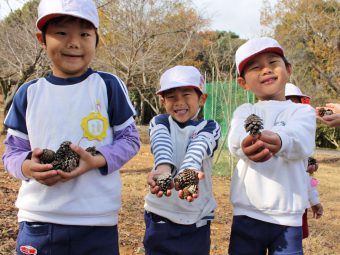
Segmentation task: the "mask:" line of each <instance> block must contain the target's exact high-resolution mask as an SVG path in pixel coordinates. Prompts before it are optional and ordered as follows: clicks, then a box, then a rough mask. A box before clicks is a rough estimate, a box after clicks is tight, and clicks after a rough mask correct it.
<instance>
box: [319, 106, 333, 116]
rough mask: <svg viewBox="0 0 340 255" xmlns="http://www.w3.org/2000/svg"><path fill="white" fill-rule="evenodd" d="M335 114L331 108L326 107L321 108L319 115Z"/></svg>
mask: <svg viewBox="0 0 340 255" xmlns="http://www.w3.org/2000/svg"><path fill="white" fill-rule="evenodd" d="M332 114H333V111H332V110H331V109H325V108H323V107H322V108H320V109H319V116H320V117H323V116H325V115H332Z"/></svg>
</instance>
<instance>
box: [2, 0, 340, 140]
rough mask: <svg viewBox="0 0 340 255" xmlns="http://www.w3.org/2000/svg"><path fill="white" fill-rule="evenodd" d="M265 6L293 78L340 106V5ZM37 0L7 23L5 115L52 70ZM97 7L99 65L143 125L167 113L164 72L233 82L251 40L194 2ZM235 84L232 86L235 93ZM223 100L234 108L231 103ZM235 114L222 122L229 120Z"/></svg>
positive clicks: (284, 0)
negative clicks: (196, 72)
mask: <svg viewBox="0 0 340 255" xmlns="http://www.w3.org/2000/svg"><path fill="white" fill-rule="evenodd" d="M264 3H265V5H264V7H263V9H262V12H261V24H262V25H263V28H264V31H265V32H264V34H262V35H268V36H272V37H274V38H276V39H277V40H278V41H279V42H280V43H281V44H282V45H283V47H284V48H285V51H286V55H287V56H288V59H289V61H290V62H291V63H292V65H293V75H292V77H291V82H292V83H294V84H296V85H297V86H299V87H300V88H301V89H302V91H303V92H304V93H306V94H308V95H311V96H312V105H313V106H318V105H322V104H324V103H325V102H339V103H340V94H339V93H340V86H339V83H340V80H339V79H340V78H339V77H340V75H339V74H340V58H339V54H340V50H339V49H338V47H339V44H340V36H339V27H340V15H339V13H340V12H339V11H340V2H339V1H337V0H278V1H277V4H276V5H274V6H271V5H270V2H269V1H268V0H264ZM37 4H38V0H31V1H28V2H27V3H26V4H25V5H24V6H23V7H22V8H21V9H20V10H17V11H14V12H11V13H10V14H9V15H8V16H7V17H6V18H4V19H3V20H0V32H1V35H2V36H1V37H0V85H1V93H2V94H3V96H4V101H5V102H4V103H5V106H4V108H5V113H6V111H7V110H8V108H9V106H10V103H11V100H12V97H13V95H14V93H15V92H16V91H17V89H18V88H19V87H20V86H21V85H22V84H23V83H24V82H26V81H28V80H31V79H34V78H37V77H41V76H44V75H46V74H47V73H48V71H49V62H48V61H47V58H46V55H45V53H44V51H43V50H42V49H41V47H40V45H39V44H38V43H37V40H36V39H35V33H36V28H35V21H36V9H37ZM97 6H98V10H99V16H100V23H101V25H100V28H99V35H100V43H99V46H98V48H97V57H96V59H95V61H94V62H93V68H95V69H99V70H103V71H107V72H112V73H115V74H117V75H118V76H119V77H121V78H122V79H123V81H124V82H125V83H126V84H127V86H128V88H129V91H130V96H131V100H132V101H133V103H134V105H135V107H136V109H137V111H138V113H139V115H138V119H137V121H138V123H139V124H147V123H148V122H149V120H150V119H151V118H152V116H154V115H155V114H158V113H160V112H161V111H162V109H161V108H160V105H159V101H158V98H157V96H156V95H155V91H156V90H157V88H158V82H159V77H160V75H161V74H162V72H163V71H164V70H166V69H168V68H170V67H172V66H174V65H179V64H183V65H194V66H196V67H198V68H199V69H200V70H201V71H202V73H204V74H205V77H206V81H207V82H208V83H221V84H222V83H223V84H233V81H234V80H235V78H236V72H235V64H234V54H235V51H236V49H237V48H238V46H239V45H241V44H242V43H243V42H244V41H245V39H241V38H239V36H238V35H237V34H235V33H234V32H232V31H211V30H209V29H208V25H209V20H208V19H206V18H205V17H204V16H202V15H201V14H200V13H199V11H198V10H196V9H195V8H194V7H193V5H192V2H191V1H190V0H143V1H141V0H130V1H124V0H97ZM262 35H259V36H262ZM231 89H232V88H231V87H228V88H227V91H228V93H230V91H231ZM229 96H232V94H231V95H229ZM222 100H223V101H222V102H223V103H224V104H226V105H228V107H229V108H230V109H232V108H233V107H232V105H230V104H232V103H231V101H230V100H229V101H228V100H227V99H225V98H224V99H222ZM215 101H216V99H215ZM238 103H241V101H240V102H238ZM216 110H217V109H214V110H213V111H216ZM230 116H231V114H229V115H228V116H227V117H226V119H225V121H226V123H222V125H227V123H228V118H230ZM318 132H320V133H323V134H325V135H324V136H321V135H319V136H318V138H317V139H320V142H318V144H319V145H320V146H325V144H328V143H325V142H324V141H323V140H324V139H326V140H327V139H328V140H334V139H335V140H336V139H337V138H334V139H333V138H331V137H330V136H332V133H331V132H329V131H327V130H326V129H324V128H322V127H320V128H319V131H318ZM325 137H326V138H325ZM331 144H339V143H338V142H337V143H331ZM327 146H328V145H327ZM332 146H333V145H332ZM337 147H338V146H337Z"/></svg>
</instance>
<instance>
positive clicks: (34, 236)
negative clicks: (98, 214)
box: [16, 222, 119, 255]
mask: <svg viewBox="0 0 340 255" xmlns="http://www.w3.org/2000/svg"><path fill="white" fill-rule="evenodd" d="M16 254H17V255H23V254H38V255H119V244H118V229H117V226H108V227H102V226H100V227H99V226H70V225H58V224H52V223H40V222H21V223H20V228H19V234H18V239H17V244H16Z"/></svg>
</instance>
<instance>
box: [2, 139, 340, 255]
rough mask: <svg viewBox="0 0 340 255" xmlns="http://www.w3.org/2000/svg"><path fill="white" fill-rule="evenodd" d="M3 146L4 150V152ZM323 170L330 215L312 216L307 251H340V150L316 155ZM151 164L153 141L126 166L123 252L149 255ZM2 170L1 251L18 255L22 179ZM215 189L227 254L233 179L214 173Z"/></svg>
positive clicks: (216, 246)
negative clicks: (145, 243) (146, 212)
mask: <svg viewBox="0 0 340 255" xmlns="http://www.w3.org/2000/svg"><path fill="white" fill-rule="evenodd" d="M2 150H3V147H1V148H0V152H2ZM316 158H317V159H318V160H319V161H320V168H319V169H320V170H319V172H318V173H317V178H318V179H319V181H320V185H319V192H320V195H321V200H322V204H323V206H324V210H325V215H324V216H323V217H322V218H321V219H320V220H315V219H312V218H311V215H310V214H309V219H310V220H309V225H310V237H309V238H308V239H306V240H304V250H305V255H315V254H317V255H326V254H327V255H330V254H340V246H339V241H338V240H339V238H338V235H339V233H340V197H339V195H340V192H339V183H340V168H339V163H340V160H339V154H337V155H329V154H317V155H316ZM151 166H152V156H151V153H150V147H149V145H146V144H143V145H142V148H141V151H140V152H139V153H138V155H137V156H136V157H135V158H134V159H133V160H131V161H130V162H128V164H126V165H125V166H124V168H123V169H122V171H121V172H122V182H123V198H122V201H123V206H122V209H121V212H120V223H119V234H120V250H121V254H122V255H133V254H144V252H143V248H142V238H143V234H144V222H143V204H144V196H145V194H146V193H147V192H148V187H147V185H146V176H147V173H148V171H149V170H150V169H151ZM1 169H2V170H1V172H0V222H1V224H0V225H1V234H0V235H1V237H0V254H1V255H9V254H15V253H14V247H15V239H16V234H17V230H18V228H17V222H16V212H17V209H16V208H15V207H14V202H15V198H16V194H17V190H18V187H19V185H20V183H19V182H18V181H17V180H15V179H13V178H11V177H9V176H8V174H7V173H5V172H4V171H3V167H2V166H1ZM213 183H214V193H215V196H216V199H217V202H218V208H217V210H216V219H215V221H214V222H213V224H212V246H211V254H212V255H224V254H227V247H228V243H229V234H230V224H231V219H232V212H231V206H230V203H229V186H230V179H229V178H227V177H214V179H213Z"/></svg>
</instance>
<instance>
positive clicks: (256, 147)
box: [242, 140, 264, 156]
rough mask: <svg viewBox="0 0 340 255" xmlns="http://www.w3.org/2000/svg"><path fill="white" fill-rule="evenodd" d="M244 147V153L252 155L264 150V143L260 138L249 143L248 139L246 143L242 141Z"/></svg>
mask: <svg viewBox="0 0 340 255" xmlns="http://www.w3.org/2000/svg"><path fill="white" fill-rule="evenodd" d="M243 141H244V140H243ZM242 148H243V152H244V154H245V155H246V156H250V155H253V154H256V153H258V152H259V151H261V150H263V148H264V143H263V142H262V141H260V140H257V141H255V142H254V143H253V144H249V143H248V141H246V142H245V143H242Z"/></svg>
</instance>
